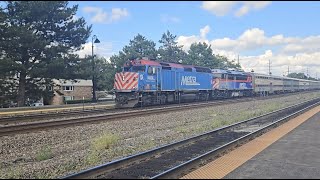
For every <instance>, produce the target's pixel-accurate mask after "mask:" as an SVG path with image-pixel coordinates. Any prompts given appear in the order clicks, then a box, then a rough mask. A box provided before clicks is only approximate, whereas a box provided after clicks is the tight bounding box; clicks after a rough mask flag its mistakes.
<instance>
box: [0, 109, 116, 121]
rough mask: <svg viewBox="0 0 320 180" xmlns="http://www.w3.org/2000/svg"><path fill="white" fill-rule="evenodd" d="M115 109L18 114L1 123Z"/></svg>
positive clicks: (3, 118)
mask: <svg viewBox="0 0 320 180" xmlns="http://www.w3.org/2000/svg"><path fill="white" fill-rule="evenodd" d="M113 111H115V109H97V110H83V111H62V112H54V113H40V114H28V115H18V116H9V117H1V118H0V124H11V123H20V122H26V121H40V120H44V119H54V118H61V117H68V116H86V115H90V114H97V113H99V114H101V113H109V112H113Z"/></svg>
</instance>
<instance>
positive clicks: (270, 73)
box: [269, 59, 271, 75]
mask: <svg viewBox="0 0 320 180" xmlns="http://www.w3.org/2000/svg"><path fill="white" fill-rule="evenodd" d="M270 64H271V63H270V59H269V75H271V71H270Z"/></svg>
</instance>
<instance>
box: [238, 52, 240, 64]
mask: <svg viewBox="0 0 320 180" xmlns="http://www.w3.org/2000/svg"><path fill="white" fill-rule="evenodd" d="M238 64H240V63H239V54H238Z"/></svg>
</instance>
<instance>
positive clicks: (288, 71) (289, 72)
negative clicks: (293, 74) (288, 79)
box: [287, 65, 290, 76]
mask: <svg viewBox="0 0 320 180" xmlns="http://www.w3.org/2000/svg"><path fill="white" fill-rule="evenodd" d="M289 74H290V70H289V65H288V75H287V76H289Z"/></svg>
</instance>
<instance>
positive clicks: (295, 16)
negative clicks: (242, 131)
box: [69, 1, 320, 77]
mask: <svg viewBox="0 0 320 180" xmlns="http://www.w3.org/2000/svg"><path fill="white" fill-rule="evenodd" d="M74 4H78V5H79V8H78V12H77V14H76V16H75V17H74V18H79V17H84V19H85V20H86V22H87V23H88V24H89V25H90V24H92V36H93V35H96V36H97V38H98V39H99V40H100V42H101V43H99V44H94V53H95V54H97V55H98V56H104V57H106V58H107V59H108V58H109V57H111V56H112V55H114V54H118V53H119V51H121V50H122V48H123V47H124V46H125V45H128V44H129V41H130V40H132V39H133V38H134V36H136V35H137V34H138V33H139V34H141V35H143V36H145V37H146V38H147V39H148V40H152V41H154V42H155V43H156V44H157V47H159V46H160V43H159V40H160V39H161V36H162V34H163V33H165V32H166V31H167V30H169V31H170V32H171V33H172V34H174V35H176V36H177V37H176V42H178V44H179V45H183V49H184V50H185V51H188V49H189V47H190V45H191V44H192V43H195V42H206V43H208V44H210V45H211V47H212V49H213V52H214V54H219V55H223V56H226V57H228V58H229V59H230V60H235V61H238V57H239V62H240V65H241V67H242V68H243V69H244V70H245V71H251V70H254V71H255V72H257V73H265V74H267V73H268V72H269V61H270V67H271V69H270V70H271V72H272V74H273V75H278V76H283V75H287V73H288V67H289V72H290V73H291V72H296V73H305V74H306V75H307V73H308V75H309V76H311V77H320V32H319V29H320V13H319V10H320V2H316V1H309V2H304V1H300V2H299V1H292V2H289V1H282V2H279V1H273V2H272V1H203V2H201V1H149V2H148V1H70V3H69V6H71V5H74ZM92 36H91V37H90V38H89V39H88V42H87V43H86V44H85V45H84V49H83V50H81V51H80V52H78V53H79V55H80V56H84V55H85V54H91V53H92V50H91V46H92Z"/></svg>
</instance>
